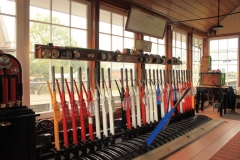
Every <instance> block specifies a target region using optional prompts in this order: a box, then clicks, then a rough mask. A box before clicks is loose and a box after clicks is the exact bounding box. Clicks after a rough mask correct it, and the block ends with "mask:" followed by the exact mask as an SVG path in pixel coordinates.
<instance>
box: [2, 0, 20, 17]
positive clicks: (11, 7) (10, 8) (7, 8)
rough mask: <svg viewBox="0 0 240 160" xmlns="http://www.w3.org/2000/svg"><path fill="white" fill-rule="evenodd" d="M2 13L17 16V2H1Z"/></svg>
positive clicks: (6, 0)
mask: <svg viewBox="0 0 240 160" xmlns="http://www.w3.org/2000/svg"><path fill="white" fill-rule="evenodd" d="M0 13H4V14H9V15H16V1H15V0H11V1H9V0H1V1H0Z"/></svg>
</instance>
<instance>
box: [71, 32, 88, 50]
mask: <svg viewBox="0 0 240 160" xmlns="http://www.w3.org/2000/svg"><path fill="white" fill-rule="evenodd" d="M71 46H77V47H81V48H87V31H86V30H80V29H71Z"/></svg>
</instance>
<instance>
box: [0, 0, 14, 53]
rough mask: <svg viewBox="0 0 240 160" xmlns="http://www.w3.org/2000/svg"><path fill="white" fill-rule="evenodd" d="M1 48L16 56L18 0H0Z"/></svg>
mask: <svg viewBox="0 0 240 160" xmlns="http://www.w3.org/2000/svg"><path fill="white" fill-rule="evenodd" d="M0 49H1V50H3V51H4V52H6V53H9V54H12V55H13V56H16V2H15V0H12V1H9V0H1V1H0Z"/></svg>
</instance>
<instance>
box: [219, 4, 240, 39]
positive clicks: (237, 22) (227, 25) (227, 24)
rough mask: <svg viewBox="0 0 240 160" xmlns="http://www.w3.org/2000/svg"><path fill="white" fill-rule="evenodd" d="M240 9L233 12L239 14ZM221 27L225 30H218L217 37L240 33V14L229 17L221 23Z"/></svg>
mask: <svg viewBox="0 0 240 160" xmlns="http://www.w3.org/2000/svg"><path fill="white" fill-rule="evenodd" d="M239 11H240V7H238V8H237V9H235V10H234V11H233V12H239ZM221 25H223V26H224V29H222V30H218V31H217V35H221V34H231V33H239V32H240V13H239V14H233V15H229V16H227V17H226V18H225V19H224V20H222V21H221Z"/></svg>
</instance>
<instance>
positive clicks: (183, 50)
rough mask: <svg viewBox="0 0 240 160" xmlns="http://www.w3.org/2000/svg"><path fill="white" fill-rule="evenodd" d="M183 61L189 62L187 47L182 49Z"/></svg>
mask: <svg viewBox="0 0 240 160" xmlns="http://www.w3.org/2000/svg"><path fill="white" fill-rule="evenodd" d="M181 60H182V63H183V64H187V51H186V50H185V49H182V57H181Z"/></svg>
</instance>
